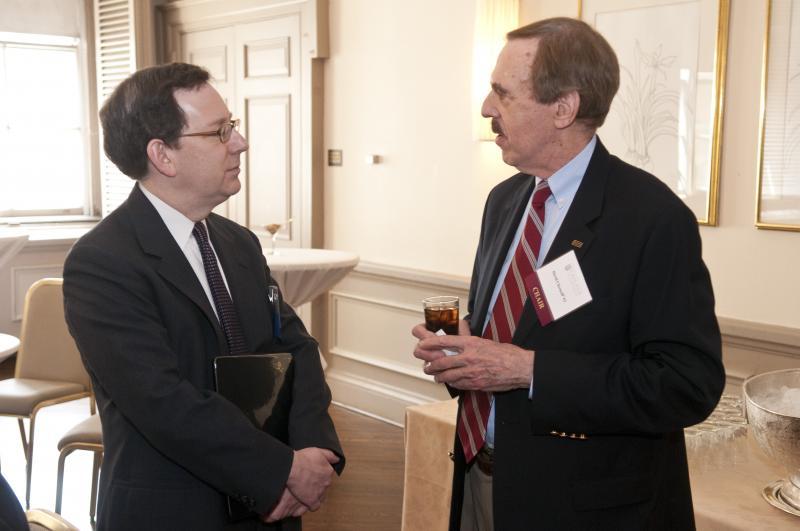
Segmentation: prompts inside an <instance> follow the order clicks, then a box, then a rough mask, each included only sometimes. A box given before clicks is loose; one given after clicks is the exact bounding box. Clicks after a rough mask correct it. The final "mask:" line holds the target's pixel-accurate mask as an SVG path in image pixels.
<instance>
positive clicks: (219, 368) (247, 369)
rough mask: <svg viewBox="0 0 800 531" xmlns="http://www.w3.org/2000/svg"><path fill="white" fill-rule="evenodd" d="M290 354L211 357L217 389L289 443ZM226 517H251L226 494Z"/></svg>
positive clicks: (251, 419)
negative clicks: (212, 358)
mask: <svg viewBox="0 0 800 531" xmlns="http://www.w3.org/2000/svg"><path fill="white" fill-rule="evenodd" d="M293 372H294V365H293V364H292V355H291V354H289V353H286V352H280V353H275V354H242V355H237V356H220V357H217V358H215V359H214V379H215V382H216V386H217V392H218V393H219V394H221V395H222V396H224V397H225V398H227V399H228V400H230V401H231V402H233V403H234V404H235V405H236V406H237V407H238V408H239V409H240V410H241V411H242V413H243V414H244V415H245V416H246V417H247V418H248V419H250V421H251V422H252V423H253V425H255V426H256V427H258V428H259V429H262V430H264V431H265V432H267V433H269V434H270V435H272V436H273V437H275V438H277V439H279V440H281V441H283V442H288V438H289V410H290V409H291V406H292V378H293ZM228 516H229V518H230V520H231V521H234V522H235V521H239V520H243V519H245V518H249V517H251V516H253V512H252V511H250V509H248V508H247V507H245V506H244V505H243V504H242V503H240V502H239V501H237V500H235V499H233V498H230V497H228Z"/></svg>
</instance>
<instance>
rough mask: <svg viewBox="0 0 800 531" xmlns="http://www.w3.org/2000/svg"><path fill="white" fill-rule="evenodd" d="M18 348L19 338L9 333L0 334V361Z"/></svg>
mask: <svg viewBox="0 0 800 531" xmlns="http://www.w3.org/2000/svg"><path fill="white" fill-rule="evenodd" d="M18 348H19V339H17V338H16V337H14V336H12V335H9V334H0V362H2V361H3V360H5V359H6V358H8V357H9V356H11V355H12V354H14V353H15V352H16V351H17V349H18Z"/></svg>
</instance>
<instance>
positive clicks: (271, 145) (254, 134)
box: [181, 14, 304, 247]
mask: <svg viewBox="0 0 800 531" xmlns="http://www.w3.org/2000/svg"><path fill="white" fill-rule="evenodd" d="M181 50H182V57H183V60H184V61H186V62H190V63H194V64H197V65H200V66H203V67H204V68H206V69H208V70H209V72H210V73H211V75H212V78H213V80H212V84H213V85H214V87H215V88H217V90H219V92H220V94H221V95H222V97H223V98H225V100H226V102H227V104H228V107H229V108H230V110H231V112H232V113H233V115H234V117H235V118H240V119H241V120H242V125H241V128H240V131H241V132H242V134H244V135H245V137H246V138H247V140H248V142H249V143H250V149H249V151H248V152H247V153H246V154H245V156H244V157H243V159H242V173H241V174H240V179H241V181H242V191H241V192H240V193H239V194H237V195H236V196H234V197H232V198H231V199H230V200H228V201H227V202H226V203H225V204H223V205H220V206H219V207H218V208H217V212H219V213H221V214H223V215H225V216H227V217H229V218H231V219H233V220H234V221H236V222H238V223H241V224H242V225H245V226H247V227H249V228H250V229H251V230H253V231H254V232H256V233H257V234H259V235H260V236H263V237H265V238H268V237H269V235H268V234H267V233H266V231H265V227H266V225H268V224H273V223H278V224H281V225H282V227H281V229H280V231H279V232H278V234H277V238H278V241H279V245H283V246H291V247H297V246H300V245H301V243H300V239H301V238H300V235H301V234H302V223H303V222H304V221H303V219H304V216H303V212H301V209H302V206H303V203H302V196H301V193H300V190H301V189H302V182H301V179H302V168H301V167H300V165H301V139H300V125H301V120H300V116H301V108H300V105H301V93H300V90H301V68H300V16H299V15H297V14H291V15H285V16H279V17H275V18H271V19H267V20H261V21H257V22H251V23H239V24H233V25H230V26H226V27H222V28H215V29H203V30H196V31H185V32H183V33H182V35H181ZM289 219H291V220H292V222H291V223H287V221H288V220H289Z"/></svg>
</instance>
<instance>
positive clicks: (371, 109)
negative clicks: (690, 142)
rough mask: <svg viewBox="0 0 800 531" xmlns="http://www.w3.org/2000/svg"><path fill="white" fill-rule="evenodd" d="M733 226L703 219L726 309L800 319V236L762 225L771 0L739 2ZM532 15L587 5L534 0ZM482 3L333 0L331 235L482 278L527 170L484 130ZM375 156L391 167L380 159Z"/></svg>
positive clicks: (764, 318)
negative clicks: (493, 196)
mask: <svg viewBox="0 0 800 531" xmlns="http://www.w3.org/2000/svg"><path fill="white" fill-rule="evenodd" d="M732 4H733V5H732V9H731V18H730V23H731V32H730V41H729V42H730V45H729V50H728V74H727V80H726V85H725V88H726V93H725V98H726V101H725V116H724V128H723V145H722V149H723V160H722V174H721V175H722V176H721V197H720V216H719V219H720V222H719V226H718V227H702V228H701V232H702V236H703V242H704V256H705V260H706V262H707V264H708V266H709V268H710V270H711V274H712V278H713V282H714V287H715V290H716V294H717V300H718V304H717V311H718V314H719V315H720V316H722V317H728V318H734V319H739V320H745V321H753V322H757V323H765V324H773V325H781V326H786V327H791V328H800V276H798V274H797V273H796V270H797V264H798V263H800V234H798V233H789V232H778V231H764V230H757V229H756V228H755V227H754V207H755V192H756V179H757V177H756V175H757V173H756V157H757V147H758V142H757V139H758V127H759V122H758V113H759V95H760V76H761V50H762V39H763V33H764V23H765V16H766V7H765V2H760V1H753V2H732ZM520 13H521V19H522V22H528V21H531V20H533V19H535V18H538V17H539V16H552V15H559V14H561V15H574V14H575V13H577V1H572V2H561V1H555V0H548V1H536V0H523V1H522V2H521V8H520ZM473 15H474V5H473V2H465V1H464V0H438V1H436V2H430V1H428V0H406V1H404V2H396V1H394V0H331V2H330V33H331V53H330V59H329V60H328V62H327V64H326V66H325V87H326V90H325V109H326V111H325V145H326V148H337V149H343V150H344V157H343V159H344V165H343V166H341V167H337V168H331V167H327V168H326V174H325V181H326V189H325V244H326V246H327V247H332V248H342V249H347V250H352V251H355V252H357V253H359V254H360V255H361V257H362V260H366V261H369V262H374V263H380V264H387V265H391V266H397V267H412V268H416V269H423V270H428V271H431V272H434V273H448V274H452V275H458V276H468V275H469V274H470V271H471V267H472V259H473V256H474V250H475V245H476V242H477V238H478V231H479V226H480V217H481V211H482V208H483V202H484V200H485V197H486V193H487V192H488V190H489V189H490V188H491V187H492V186H493V185H494V184H495V183H497V182H499V181H500V180H502V179H503V178H505V177H507V176H509V175H511V174H512V173H514V170H513V169H511V168H509V167H506V166H504V165H503V164H502V161H501V160H500V154H499V150H498V149H497V148H496V147H495V146H494V145H493V144H491V143H485V142H477V141H475V140H473V138H472V130H471V116H472V115H471V114H470V113H473V112H477V110H476V109H474V108H473V107H472V104H471V97H470V83H471V77H470V76H471V55H472V32H473ZM368 154H378V155H380V156H382V157H383V159H384V160H383V162H382V163H381V164H378V165H374V166H369V165H367V164H366V163H365V162H364V160H363V159H364V157H365V156H366V155H368Z"/></svg>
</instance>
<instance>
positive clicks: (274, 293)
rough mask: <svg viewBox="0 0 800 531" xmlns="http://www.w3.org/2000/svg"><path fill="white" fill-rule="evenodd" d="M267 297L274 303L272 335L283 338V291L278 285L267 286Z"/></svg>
mask: <svg viewBox="0 0 800 531" xmlns="http://www.w3.org/2000/svg"><path fill="white" fill-rule="evenodd" d="M267 299H268V300H269V302H270V304H272V335H273V336H274V337H276V338H278V339H280V338H281V292H280V290H279V289H278V286H275V285H270V286H267Z"/></svg>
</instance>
